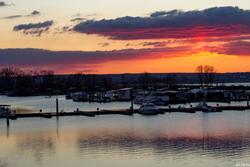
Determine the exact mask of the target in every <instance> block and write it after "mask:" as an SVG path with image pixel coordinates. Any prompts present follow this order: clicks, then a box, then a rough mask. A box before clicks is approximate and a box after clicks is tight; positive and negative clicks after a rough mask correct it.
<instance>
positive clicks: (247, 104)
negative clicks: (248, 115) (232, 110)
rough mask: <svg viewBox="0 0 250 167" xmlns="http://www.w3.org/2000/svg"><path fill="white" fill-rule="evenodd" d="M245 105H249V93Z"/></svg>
mask: <svg viewBox="0 0 250 167" xmlns="http://www.w3.org/2000/svg"><path fill="white" fill-rule="evenodd" d="M247 107H249V95H247Z"/></svg>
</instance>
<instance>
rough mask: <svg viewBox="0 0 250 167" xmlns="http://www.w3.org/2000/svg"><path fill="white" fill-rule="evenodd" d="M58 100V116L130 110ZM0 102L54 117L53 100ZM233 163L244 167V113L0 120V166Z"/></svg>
mask: <svg viewBox="0 0 250 167" xmlns="http://www.w3.org/2000/svg"><path fill="white" fill-rule="evenodd" d="M59 99H60V100H59V102H60V109H62V110H64V111H73V110H74V109H75V108H80V109H81V110H93V109H96V108H97V107H99V108H101V109H117V108H128V107H129V106H130V104H129V103H126V102H124V103H119V102H117V103H107V104H95V103H94V104H88V103H74V102H72V101H66V100H64V98H63V97H62V96H60V97H59ZM0 104H11V105H12V106H13V107H16V108H29V109H43V111H54V110H55V97H52V98H45V97H39V96H38V97H26V98H14V97H5V96H0ZM240 104H242V105H245V103H240ZM136 107H138V106H136ZM239 165H241V166H243V165H250V111H244V112H241V111H225V112H222V113H201V112H197V113H195V114H188V113H166V114H164V115H159V116H142V115H137V114H135V115H134V116H123V115H106V116H96V117H93V118H89V117H63V118H59V119H56V118H52V119H45V118H24V119H18V120H15V121H11V122H10V126H9V127H7V126H6V120H4V119H2V120H1V119H0V167H56V166H60V167H69V166H71V167H75V166H76V167H77V166H88V167H99V166H102V167H113V166H114V167H117V166H119V167H120V166H121V167H127V166H131V167H137V166H143V167H144V166H145V167H155V166H156V167H166V166H171V167H172V166H173V167H179V166H180V167H182V166H185V167H186V166H187V167H216V166H218V167H230V166H232V167H234V166H239Z"/></svg>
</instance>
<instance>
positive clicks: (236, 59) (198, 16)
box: [0, 0, 250, 74]
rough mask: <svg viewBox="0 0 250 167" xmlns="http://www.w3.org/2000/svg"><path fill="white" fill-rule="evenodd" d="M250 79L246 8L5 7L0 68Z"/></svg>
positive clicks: (11, 2)
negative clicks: (202, 68) (202, 71)
mask: <svg viewBox="0 0 250 167" xmlns="http://www.w3.org/2000/svg"><path fill="white" fill-rule="evenodd" d="M200 64H204V65H205V64H208V65H213V66H215V68H216V69H217V71H218V72H249V71H250V1H249V0H217V1H214V0H202V1H196V0H189V1H185V2H184V1H183V0H133V1H132V0H70V1H69V0H8V1H7V0H0V68H2V67H8V66H14V67H20V68H23V69H27V70H30V69H34V70H44V69H47V70H48V69H49V70H53V71H55V72H56V73H61V74H62V73H78V72H82V73H103V74H107V73H140V72H154V73H167V72H194V69H195V67H196V66H198V65H200Z"/></svg>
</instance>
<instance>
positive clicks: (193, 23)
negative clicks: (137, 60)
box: [73, 7, 250, 40]
mask: <svg viewBox="0 0 250 167" xmlns="http://www.w3.org/2000/svg"><path fill="white" fill-rule="evenodd" d="M73 30H74V31H76V32H79V33H85V34H97V35H100V36H106V37H109V38H111V39H119V40H135V39H159V38H192V37H200V36H205V37H224V36H238V35H242V34H250V11H249V10H243V9H240V8H238V7H215V8H209V9H205V10H193V11H179V10H172V11H169V12H164V11H161V12H155V13H152V14H151V15H150V16H148V17H129V16H126V17H121V18H116V19H110V20H106V19H103V20H88V21H83V22H81V23H78V24H76V25H75V26H74V28H73Z"/></svg>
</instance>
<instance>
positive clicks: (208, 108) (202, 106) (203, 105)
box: [196, 102, 218, 112]
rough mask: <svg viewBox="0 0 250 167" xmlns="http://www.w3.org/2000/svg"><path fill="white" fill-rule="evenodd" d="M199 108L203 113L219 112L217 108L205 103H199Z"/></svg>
mask: <svg viewBox="0 0 250 167" xmlns="http://www.w3.org/2000/svg"><path fill="white" fill-rule="evenodd" d="M196 107H197V108H200V109H201V111H202V112H218V110H217V108H215V107H212V106H209V105H207V103H205V102H201V103H199V104H198V105H197V106H196Z"/></svg>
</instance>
